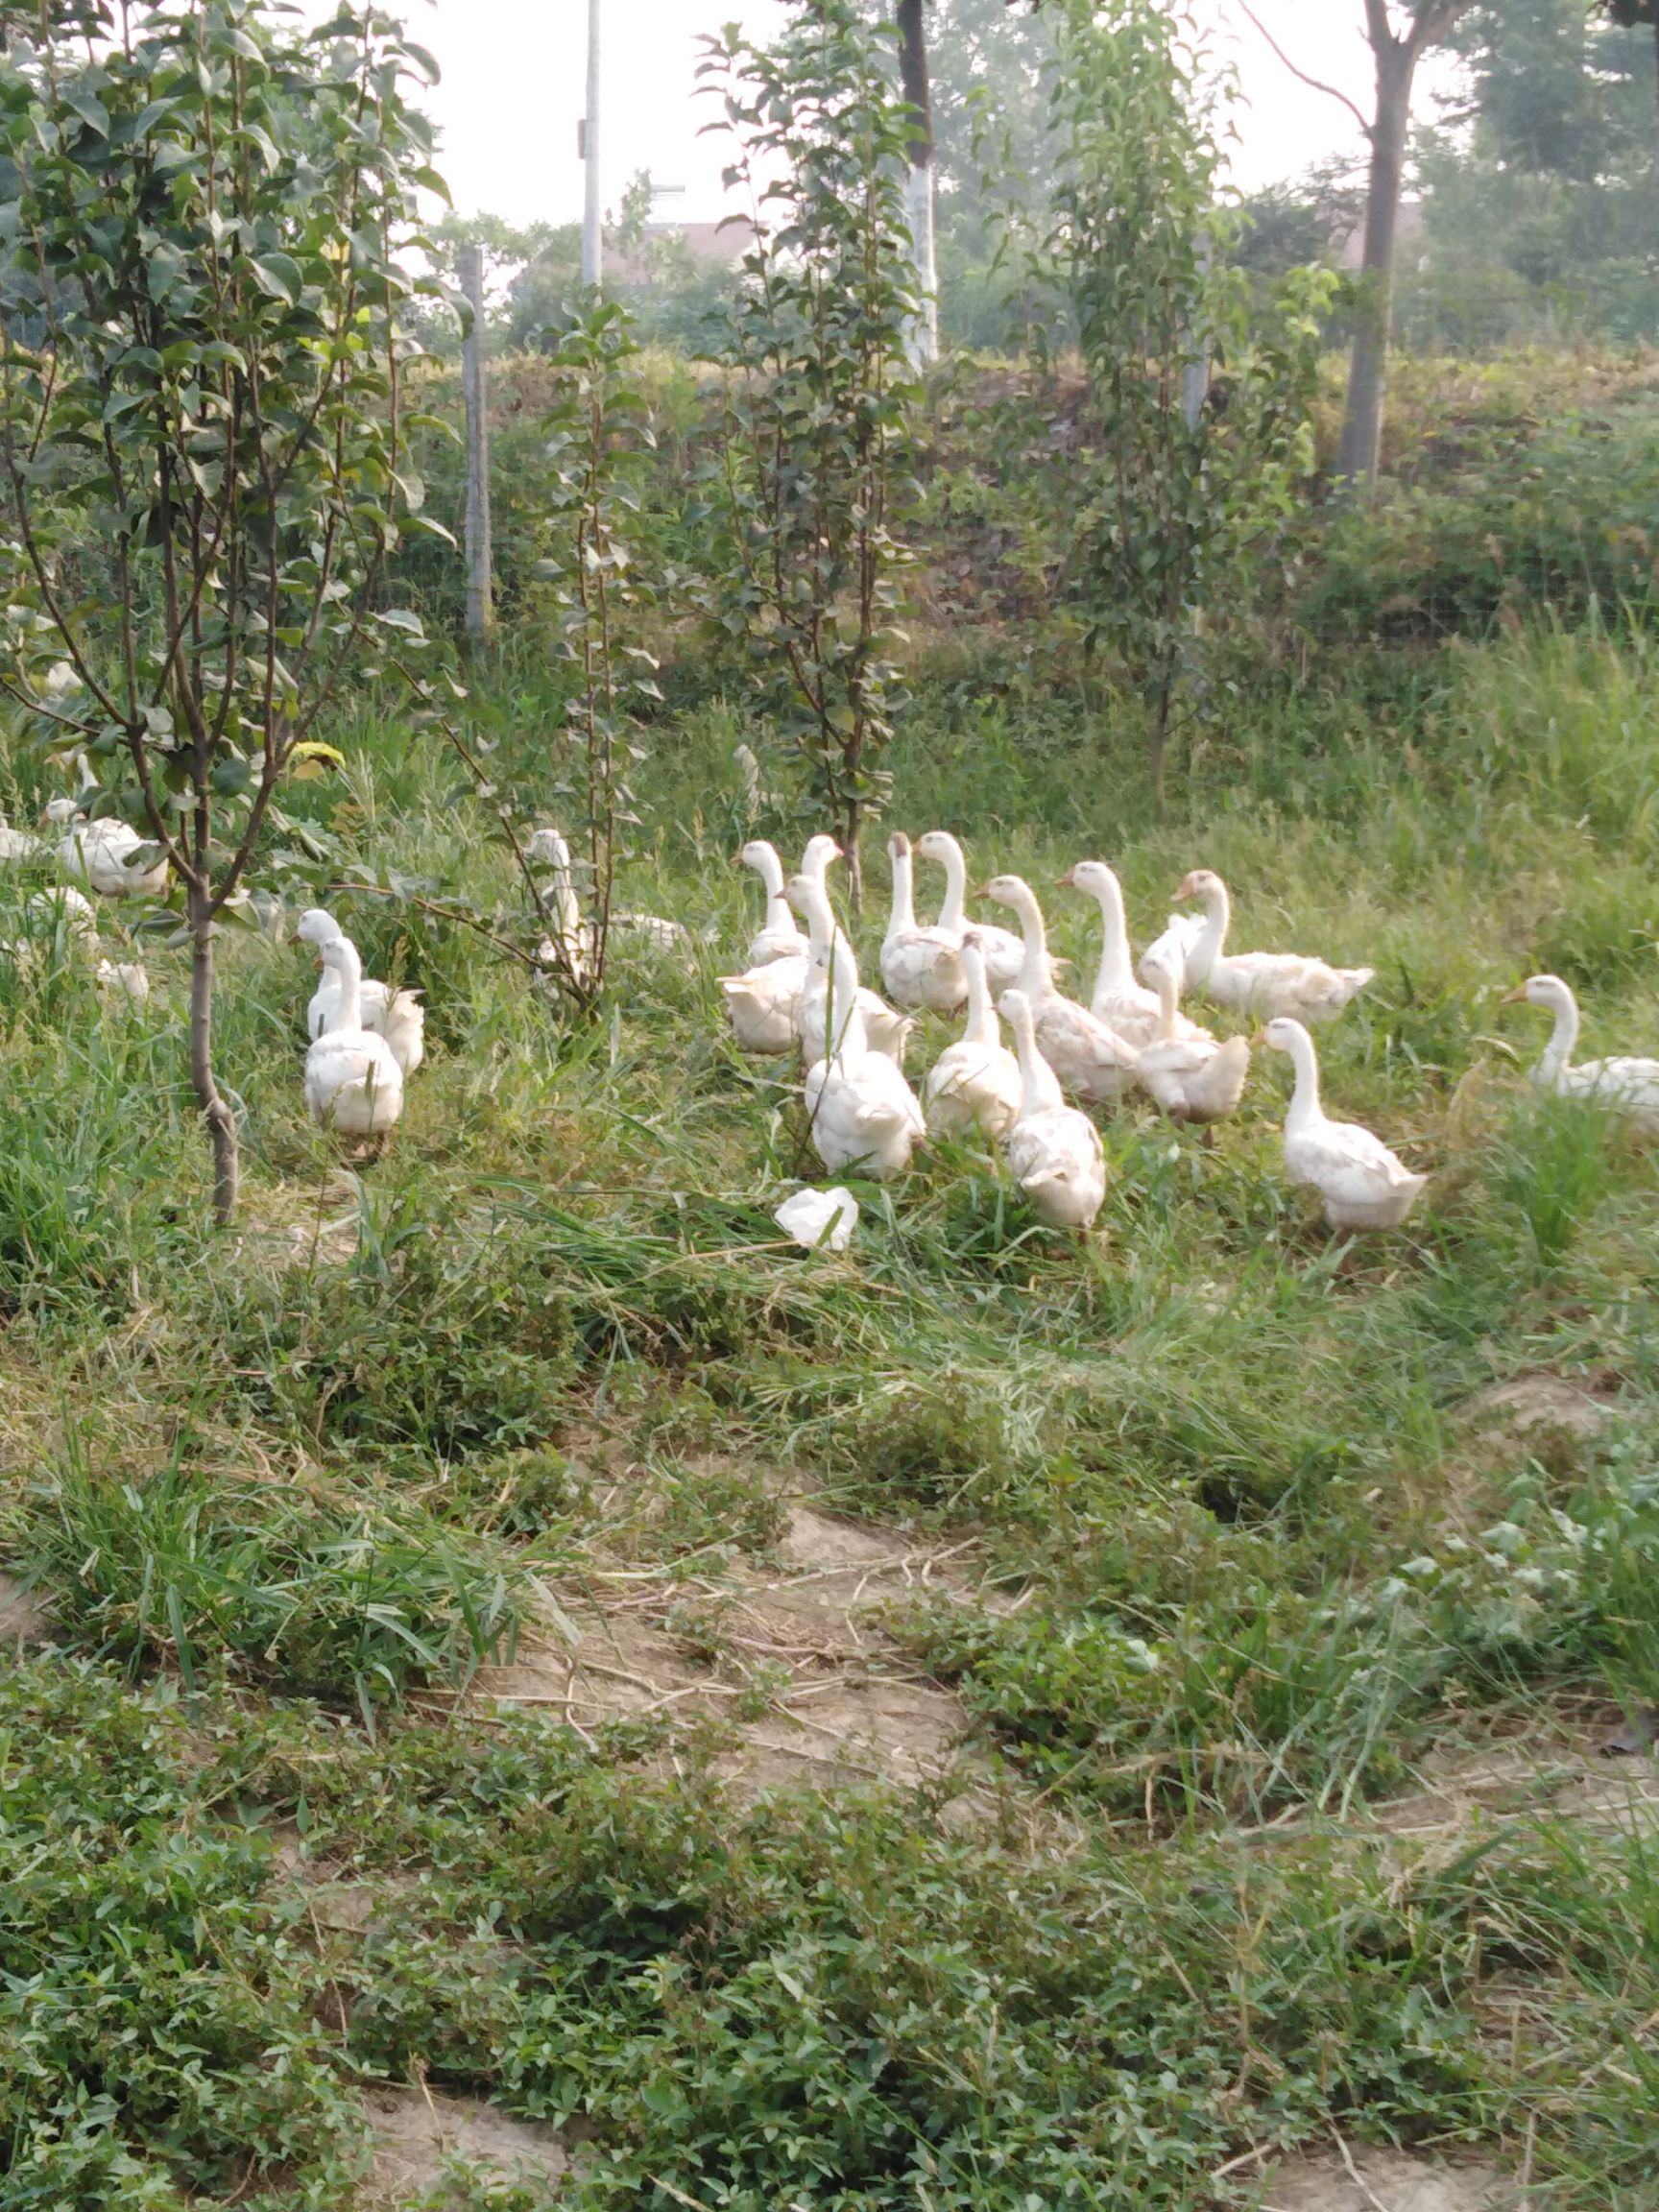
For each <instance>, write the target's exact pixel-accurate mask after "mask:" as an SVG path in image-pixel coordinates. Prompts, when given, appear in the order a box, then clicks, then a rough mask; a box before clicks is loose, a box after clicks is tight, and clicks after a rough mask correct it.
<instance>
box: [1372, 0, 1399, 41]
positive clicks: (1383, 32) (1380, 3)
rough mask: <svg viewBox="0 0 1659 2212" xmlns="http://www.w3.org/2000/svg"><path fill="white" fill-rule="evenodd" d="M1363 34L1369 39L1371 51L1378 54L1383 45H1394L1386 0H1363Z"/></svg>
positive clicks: (1392, 29) (1392, 27)
mask: <svg viewBox="0 0 1659 2212" xmlns="http://www.w3.org/2000/svg"><path fill="white" fill-rule="evenodd" d="M1365 35H1366V36H1367V37H1368V38H1369V39H1370V41H1371V50H1372V52H1373V53H1376V54H1380V53H1381V52H1382V51H1383V47H1384V46H1395V45H1398V44H1399V40H1398V39H1397V38H1396V37H1395V36H1394V26H1393V24H1392V23H1390V22H1389V20H1388V0H1365Z"/></svg>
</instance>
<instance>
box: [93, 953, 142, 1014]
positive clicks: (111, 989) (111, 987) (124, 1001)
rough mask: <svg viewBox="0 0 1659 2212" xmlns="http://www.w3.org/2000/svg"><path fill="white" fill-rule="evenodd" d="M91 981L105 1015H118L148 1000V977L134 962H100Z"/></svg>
mask: <svg viewBox="0 0 1659 2212" xmlns="http://www.w3.org/2000/svg"><path fill="white" fill-rule="evenodd" d="M92 980H93V982H94V983H95V984H96V985H97V987H98V997H99V999H100V1001H101V1002H102V1004H103V1007H104V1010H105V1012H106V1013H120V1012H125V1011H127V1010H129V1009H132V1008H133V1007H138V1006H144V1005H147V1004H148V1003H149V999H150V977H149V975H148V974H146V973H145V971H144V969H143V967H142V966H141V965H140V964H139V962H138V961H136V960H100V961H99V963H98V965H97V967H96V968H95V969H94V970H93V973H92Z"/></svg>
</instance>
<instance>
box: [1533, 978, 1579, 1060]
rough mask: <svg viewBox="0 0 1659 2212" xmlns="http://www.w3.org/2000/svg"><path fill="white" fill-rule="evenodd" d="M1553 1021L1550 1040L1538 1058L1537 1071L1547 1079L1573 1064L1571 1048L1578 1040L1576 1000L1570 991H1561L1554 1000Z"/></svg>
mask: <svg viewBox="0 0 1659 2212" xmlns="http://www.w3.org/2000/svg"><path fill="white" fill-rule="evenodd" d="M1554 1004H1555V1023H1554V1027H1553V1028H1552V1029H1551V1032H1550V1042H1549V1044H1548V1045H1546V1046H1545V1047H1544V1050H1543V1052H1542V1053H1541V1054H1540V1056H1539V1060H1538V1072H1539V1073H1540V1074H1541V1075H1543V1076H1545V1077H1546V1078H1548V1079H1552V1078H1554V1077H1555V1076H1557V1075H1559V1074H1560V1073H1561V1072H1562V1070H1564V1069H1566V1068H1570V1067H1571V1066H1572V1064H1573V1049H1574V1046H1575V1045H1576V1044H1577V1042H1578V1027H1579V1015H1578V1001H1577V999H1576V998H1574V997H1573V995H1572V993H1571V992H1570V991H1568V992H1563V993H1562V995H1561V997H1560V998H1557V999H1556V1000H1555V1002H1554Z"/></svg>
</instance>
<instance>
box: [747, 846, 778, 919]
mask: <svg viewBox="0 0 1659 2212" xmlns="http://www.w3.org/2000/svg"><path fill="white" fill-rule="evenodd" d="M749 865H750V866H751V867H752V868H753V869H754V871H755V873H756V875H757V876H758V877H759V878H760V880H761V882H762V883H763V884H764V885H765V886H766V903H767V907H768V914H767V919H768V921H771V922H776V921H777V920H779V919H780V917H779V914H778V908H779V906H780V905H781V904H782V903H783V863H782V861H781V860H780V859H779V857H778V852H777V848H776V847H775V846H772V845H757V846H756V847H755V857H754V859H753V860H752V861H751V862H750V863H749Z"/></svg>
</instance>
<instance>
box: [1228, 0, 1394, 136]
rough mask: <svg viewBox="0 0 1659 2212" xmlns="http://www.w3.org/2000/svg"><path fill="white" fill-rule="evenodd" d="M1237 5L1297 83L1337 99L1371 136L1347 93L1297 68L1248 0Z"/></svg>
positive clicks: (1242, 0)
mask: <svg viewBox="0 0 1659 2212" xmlns="http://www.w3.org/2000/svg"><path fill="white" fill-rule="evenodd" d="M1238 7H1239V10H1240V12H1241V13H1242V14H1243V16H1244V18H1245V20H1246V21H1247V22H1249V23H1252V24H1254V26H1255V27H1256V30H1257V31H1258V32H1259V33H1260V34H1261V36H1262V38H1263V39H1265V41H1266V42H1267V44H1268V45H1269V46H1270V47H1271V48H1272V50H1273V52H1274V53H1275V54H1276V55H1277V56H1278V58H1279V60H1281V61H1282V62H1283V63H1284V65H1285V67H1286V69H1288V70H1289V72H1290V74H1291V76H1292V77H1294V78H1295V79H1296V80H1297V82H1298V83H1299V84H1306V85H1307V86H1308V87H1309V89H1310V91H1313V92H1323V93H1325V94H1327V95H1328V96H1329V98H1331V99H1333V100H1339V101H1340V102H1341V104H1342V106H1343V107H1344V108H1347V110H1348V112H1349V114H1350V115H1352V116H1353V118H1354V120H1355V122H1356V123H1358V126H1359V128H1360V130H1361V131H1362V132H1364V133H1365V136H1366V138H1367V139H1369V138H1370V136H1371V126H1370V124H1369V123H1367V122H1366V120H1365V117H1364V115H1363V114H1362V113H1361V111H1360V110H1359V108H1357V107H1356V106H1355V104H1354V102H1353V101H1352V100H1350V99H1349V97H1348V95H1347V93H1346V92H1343V91H1340V90H1338V88H1337V87H1336V86H1335V85H1334V84H1326V83H1325V82H1324V81H1323V79H1321V78H1318V77H1310V76H1309V74H1308V72H1307V70H1306V69H1298V68H1297V66H1296V64H1295V62H1294V61H1292V60H1291V59H1290V57H1289V55H1288V54H1286V51H1285V49H1284V47H1283V46H1281V45H1280V43H1279V41H1278V39H1277V38H1275V37H1274V36H1273V34H1272V32H1271V31H1269V30H1268V28H1267V26H1266V24H1265V23H1263V22H1262V18H1261V16H1260V15H1258V14H1257V12H1256V11H1255V9H1254V8H1252V7H1251V6H1250V0H1238ZM1384 22H1386V18H1384Z"/></svg>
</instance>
